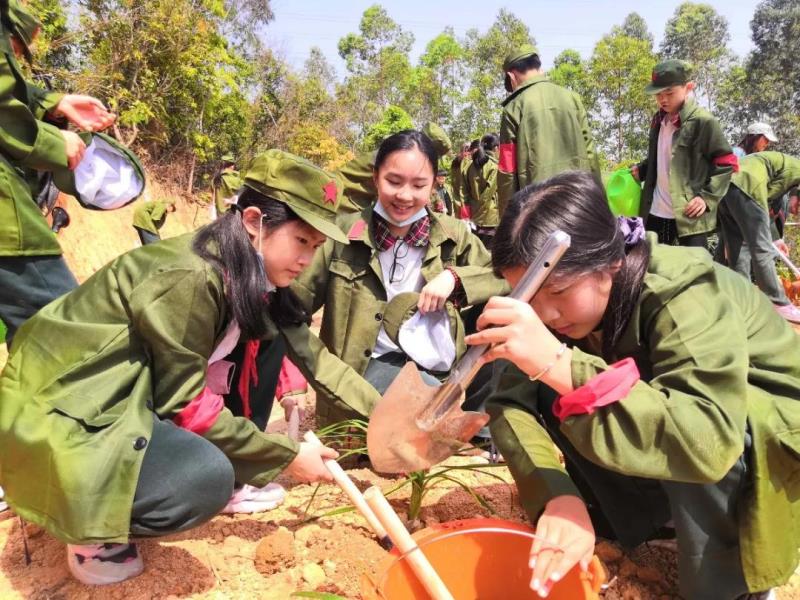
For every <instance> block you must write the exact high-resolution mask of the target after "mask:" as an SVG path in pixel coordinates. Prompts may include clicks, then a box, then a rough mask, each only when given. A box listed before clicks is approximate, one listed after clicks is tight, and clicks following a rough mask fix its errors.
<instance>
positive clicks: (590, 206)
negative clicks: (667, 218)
mask: <svg viewBox="0 0 800 600" xmlns="http://www.w3.org/2000/svg"><path fill="white" fill-rule="evenodd" d="M557 229H560V230H562V231H564V232H565V233H568V234H569V235H570V237H571V238H572V244H571V246H570V248H569V249H568V250H567V251H566V252H565V253H564V256H563V257H562V258H561V260H560V261H559V262H558V265H556V267H555V270H554V274H555V275H556V276H568V277H569V276H576V275H583V274H586V273H592V272H600V271H602V270H604V269H610V268H612V267H613V266H614V265H616V264H621V267H620V268H619V270H618V271H617V272H616V273H615V274H614V276H613V279H612V286H611V293H610V296H609V299H608V306H607V307H606V311H605V313H604V315H603V320H602V324H601V327H602V329H603V349H602V352H603V358H605V359H606V360H612V359H614V358H615V354H614V348H615V347H616V345H617V342H619V339H620V337H621V336H622V334H623V332H624V331H625V329H626V328H627V326H628V322H629V321H630V318H631V315H632V314H633V310H634V308H635V307H636V304H637V302H638V300H639V295H640V294H641V291H642V282H643V280H644V276H645V273H646V272H647V266H648V264H649V263H650V245H649V243H648V242H647V241H646V240H644V239H643V240H640V241H638V242H637V243H635V244H633V245H631V246H629V247H627V248H626V246H625V239H624V236H623V234H622V232H621V231H620V229H619V226H618V223H617V218H616V217H615V216H614V215H612V214H611V210H610V209H609V208H608V202H607V200H606V195H605V192H604V191H603V188H602V186H601V184H600V183H599V182H598V181H597V179H596V178H595V177H594V176H593V175H592V174H591V173H588V172H584V171H571V172H566V173H562V174H560V175H557V176H555V177H553V178H551V179H548V180H546V181H542V182H539V183H534V184H532V185H529V186H528V187H526V188H523V189H522V190H520V191H519V192H517V193H516V194H515V195H514V197H513V198H512V199H511V202H510V203H509V206H508V208H507V209H506V212H505V213H504V214H503V218H502V219H501V221H500V225H499V226H498V227H497V231H496V232H495V236H494V242H493V244H492V266H493V267H494V270H495V272H496V273H497V274H498V275H500V274H502V272H503V271H505V270H507V269H510V268H514V267H527V266H528V265H530V264H531V263H532V262H533V260H534V259H535V258H536V255H537V254H538V252H539V250H540V249H541V247H542V245H543V244H544V241H545V239H546V238H547V236H548V235H550V233H552V232H553V231H555V230H557Z"/></svg>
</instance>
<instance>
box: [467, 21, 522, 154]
mask: <svg viewBox="0 0 800 600" xmlns="http://www.w3.org/2000/svg"><path fill="white" fill-rule="evenodd" d="M522 44H533V45H536V41H535V40H534V38H533V36H532V35H531V33H530V31H529V29H528V26H527V25H525V23H523V22H522V21H521V20H520V19H519V18H518V17H517V16H516V15H514V14H513V13H511V12H509V11H508V10H506V9H500V12H499V13H497V17H496V18H495V21H494V23H493V24H492V26H491V27H489V30H488V31H487V32H486V33H485V34H484V35H480V33H479V32H478V30H477V29H470V30H469V31H467V34H466V40H465V42H464V47H465V49H466V64H467V78H468V81H469V89H468V91H467V94H466V98H465V106H464V108H463V110H461V111H460V114H459V116H458V120H457V123H456V127H455V132H456V138H457V139H462V140H467V139H471V138H474V137H480V136H481V135H483V134H485V133H488V132H490V131H497V130H498V129H499V127H500V115H501V107H500V103H501V102H502V100H503V98H505V96H506V91H505V90H504V89H503V60H504V59H505V57H506V55H507V54H508V53H509V52H510V51H511V50H512V49H514V48H518V47H519V46H521V45H522Z"/></svg>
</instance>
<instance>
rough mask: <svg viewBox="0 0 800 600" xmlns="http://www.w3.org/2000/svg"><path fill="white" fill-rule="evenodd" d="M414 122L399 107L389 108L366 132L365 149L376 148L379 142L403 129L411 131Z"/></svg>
mask: <svg viewBox="0 0 800 600" xmlns="http://www.w3.org/2000/svg"><path fill="white" fill-rule="evenodd" d="M413 127H414V122H413V121H412V120H411V117H410V116H409V115H408V113H407V112H406V111H404V110H403V109H402V108H400V107H399V106H389V107H388V108H387V109H386V110H385V111H384V112H383V116H382V117H381V120H380V121H378V122H377V123H375V124H374V125H372V126H371V127H370V128H369V130H368V131H367V135H366V137H365V139H364V145H365V146H366V147H367V148H377V147H378V146H380V144H381V142H382V141H383V140H385V139H386V138H387V137H389V136H390V135H392V134H393V133H397V132H398V131H402V130H403V129H413Z"/></svg>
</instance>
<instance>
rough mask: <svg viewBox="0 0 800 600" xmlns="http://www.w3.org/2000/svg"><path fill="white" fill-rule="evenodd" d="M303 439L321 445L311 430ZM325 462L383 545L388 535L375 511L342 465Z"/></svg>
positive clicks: (326, 460)
mask: <svg viewBox="0 0 800 600" xmlns="http://www.w3.org/2000/svg"><path fill="white" fill-rule="evenodd" d="M303 439H304V440H305V441H306V442H308V443H309V444H316V445H318V446H322V442H321V441H320V440H319V438H318V437H317V436H316V435H315V434H314V432H313V431H306V432H305V433H304V434H303ZM322 462H323V463H324V464H325V467H326V468H327V469H328V471H329V472H330V474H331V475H332V476H333V479H334V481H336V483H337V484H338V485H339V487H340V488H342V490H344V493H345V494H347V497H348V498H350V502H352V503H353V504H354V505H355V507H356V508H357V509H358V512H360V513H361V514H362V515H364V518H365V519H366V520H367V523H369V526H370V527H372V530H373V531H374V532H375V535H377V536H378V538H380V540H381V542H382V545H384V547H385V541H386V540H387V539H389V536H388V535H387V534H386V529H384V527H383V525H382V524H381V522H380V520H379V519H378V518H377V517H376V516H375V513H373V512H372V509H371V508H370V507H369V506H368V505H367V503H366V501H365V500H364V496H363V495H362V494H361V490H359V489H358V488H357V487H356V484H355V483H353V480H352V479H350V477H349V476H348V475H347V473H345V472H344V469H342V466H341V465H340V464H339V463H338V462H336V461H335V460H333V459H332V458H328V459H324V460H323V461H322Z"/></svg>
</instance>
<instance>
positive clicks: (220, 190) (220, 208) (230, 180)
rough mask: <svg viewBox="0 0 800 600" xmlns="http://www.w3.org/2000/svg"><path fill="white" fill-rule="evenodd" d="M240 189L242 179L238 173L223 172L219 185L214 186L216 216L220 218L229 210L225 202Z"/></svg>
mask: <svg viewBox="0 0 800 600" xmlns="http://www.w3.org/2000/svg"><path fill="white" fill-rule="evenodd" d="M240 187H242V178H241V177H240V175H239V171H225V172H223V173H221V174H220V176H219V183H218V184H217V185H215V186H214V205H215V206H216V208H217V214H218V215H220V216H221V215H222V214H224V213H225V211H227V210H228V209H229V208H230V206H229V205H228V204H226V203H225V200H227V199H228V198H232V197H233V196H235V195H236V193H237V192H238V191H239V188H240Z"/></svg>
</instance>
